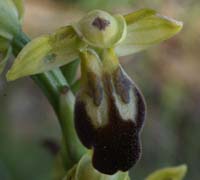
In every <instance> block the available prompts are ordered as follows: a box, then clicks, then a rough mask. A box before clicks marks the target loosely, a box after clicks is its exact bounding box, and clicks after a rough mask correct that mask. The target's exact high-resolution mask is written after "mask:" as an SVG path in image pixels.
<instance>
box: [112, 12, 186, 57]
mask: <svg viewBox="0 0 200 180" xmlns="http://www.w3.org/2000/svg"><path fill="white" fill-rule="evenodd" d="M125 19H126V22H127V25H128V26H127V36H126V38H125V39H124V40H123V41H122V42H121V43H120V44H119V46H117V47H116V53H117V54H118V55H119V56H125V55H129V54H132V53H136V52H138V51H141V50H143V49H146V48H148V47H150V46H152V45H155V44H158V43H160V42H162V41H164V40H166V39H169V38H170V37H172V36H174V35H175V34H176V33H178V32H179V31H180V30H181V29H182V26H183V24H182V22H180V21H176V20H174V19H170V18H168V17H165V16H161V15H159V14H156V13H155V11H153V10H149V9H144V10H140V11H136V12H134V13H132V14H129V15H126V16H125Z"/></svg>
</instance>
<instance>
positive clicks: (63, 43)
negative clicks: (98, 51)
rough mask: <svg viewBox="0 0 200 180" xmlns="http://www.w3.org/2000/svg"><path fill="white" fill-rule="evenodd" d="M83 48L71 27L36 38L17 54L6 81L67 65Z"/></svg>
mask: <svg viewBox="0 0 200 180" xmlns="http://www.w3.org/2000/svg"><path fill="white" fill-rule="evenodd" d="M84 46H85V44H84V43H83V42H82V41H81V40H80V39H79V38H78V36H77V35H76V33H75V31H74V30H73V28H72V27H71V26H67V27H63V28H61V29H59V30H58V31H57V32H55V33H54V34H52V35H46V36H42V37H39V38H36V39H35V40H33V41H31V42H30V43H28V44H27V45H26V46H25V47H24V48H23V49H22V51H21V52H20V53H19V55H18V56H17V58H16V59H15V61H14V64H13V66H12V67H11V69H10V70H9V71H8V74H7V79H8V80H15V79H17V78H20V77H23V76H27V75H33V74H37V73H42V72H45V71H49V70H51V69H53V68H55V67H60V66H63V65H65V64H68V63H69V62H72V61H73V60H75V59H76V58H77V57H78V53H79V49H80V48H83V47H84Z"/></svg>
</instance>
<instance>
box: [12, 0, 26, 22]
mask: <svg viewBox="0 0 200 180" xmlns="http://www.w3.org/2000/svg"><path fill="white" fill-rule="evenodd" d="M13 2H14V3H15V6H16V8H17V10H18V19H19V20H20V21H22V18H23V16H24V3H23V0H13Z"/></svg>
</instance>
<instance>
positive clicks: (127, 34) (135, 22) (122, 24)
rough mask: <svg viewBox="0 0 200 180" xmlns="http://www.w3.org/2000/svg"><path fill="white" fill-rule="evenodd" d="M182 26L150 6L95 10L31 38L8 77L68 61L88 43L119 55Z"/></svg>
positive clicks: (149, 44)
mask: <svg viewBox="0 0 200 180" xmlns="http://www.w3.org/2000/svg"><path fill="white" fill-rule="evenodd" d="M18 7H20V6H18ZM181 28H182V23H181V22H178V21H175V20H173V19H169V18H166V17H164V16H160V15H158V14H157V13H156V12H155V11H154V10H150V9H143V10H139V11H136V12H133V13H132V14H128V15H125V16H121V15H110V14H109V13H107V12H104V11H101V10H94V11H92V12H89V13H88V14H87V15H86V16H85V17H83V18H82V19H81V20H80V21H79V22H78V23H73V25H72V26H67V27H64V28H62V29H60V30H58V31H57V32H55V33H54V34H52V35H47V36H43V37H39V38H37V39H35V40H33V41H31V42H30V43H29V44H28V45H27V46H26V47H25V48H24V49H23V50H22V51H21V53H19V55H18V57H17V58H16V60H15V62H14V65H13V66H12V68H11V69H10V71H9V72H8V74H7V79H8V80H15V79H17V78H20V77H23V76H27V75H32V74H37V73H41V72H44V71H48V70H51V69H53V68H55V67H59V66H62V65H65V64H67V63H69V62H71V61H73V60H75V59H76V58H77V57H78V56H79V51H84V49H87V46H90V47H93V48H94V49H95V48H98V49H102V50H103V49H106V48H115V52H116V54H117V55H119V56H124V55H129V54H132V53H135V52H138V51H140V50H143V49H146V48H147V47H149V46H152V45H154V44H157V43H159V42H161V41H163V40H166V39H168V38H170V37H172V36H173V35H175V34H176V33H177V32H179V31H180V30H181Z"/></svg>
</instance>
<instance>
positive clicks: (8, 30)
mask: <svg viewBox="0 0 200 180" xmlns="http://www.w3.org/2000/svg"><path fill="white" fill-rule="evenodd" d="M22 9H23V4H22V1H21V0H1V1H0V36H1V37H3V38H6V39H9V40H11V39H12V38H13V36H15V35H16V34H18V32H19V31H20V28H21V25H20V19H21V18H22V14H23V13H22Z"/></svg>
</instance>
